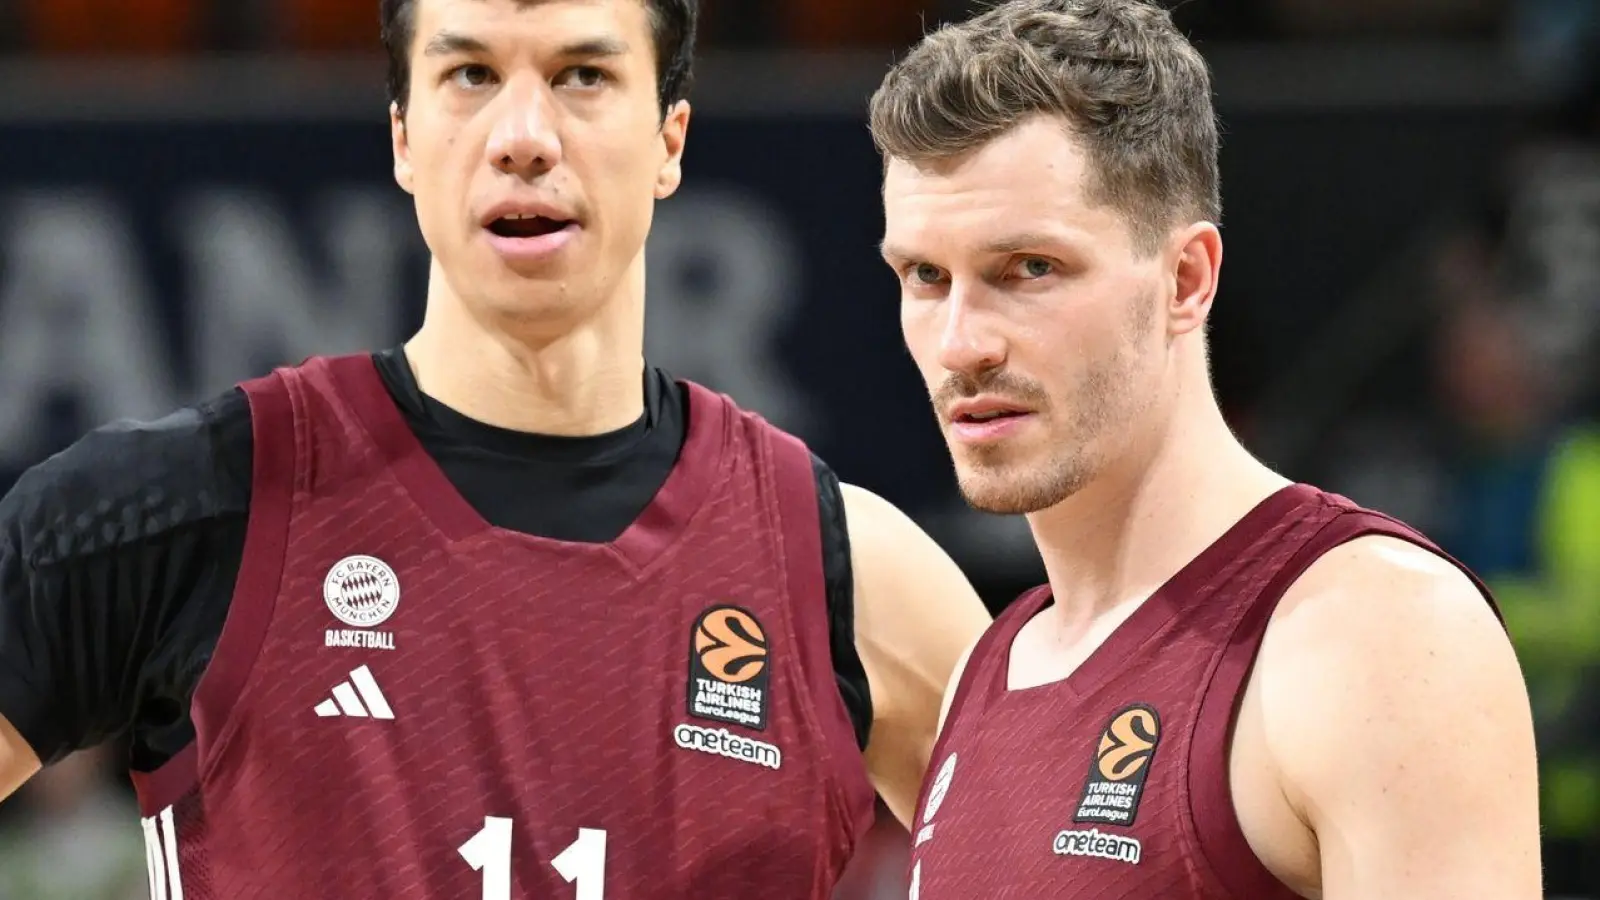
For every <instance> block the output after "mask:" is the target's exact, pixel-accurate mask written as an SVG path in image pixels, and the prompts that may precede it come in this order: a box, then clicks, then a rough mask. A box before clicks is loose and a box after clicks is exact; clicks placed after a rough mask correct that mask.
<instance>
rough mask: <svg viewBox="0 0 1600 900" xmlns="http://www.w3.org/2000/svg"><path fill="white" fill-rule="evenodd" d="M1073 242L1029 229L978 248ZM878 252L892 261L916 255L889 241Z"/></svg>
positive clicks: (1002, 250) (1009, 249)
mask: <svg viewBox="0 0 1600 900" xmlns="http://www.w3.org/2000/svg"><path fill="white" fill-rule="evenodd" d="M1070 243H1072V241H1071V239H1069V238H1067V237H1065V236H1063V235H1054V234H1049V233H1047V232H1043V231H1027V232H1021V233H1018V234H1011V235H1006V236H1005V237H1003V238H999V239H998V240H993V241H990V242H989V243H987V244H984V245H983V246H982V247H979V248H978V252H980V253H986V254H992V255H996V256H1001V255H1006V254H1011V253H1020V252H1021V251H1023V250H1027V249H1030V248H1034V247H1050V246H1055V247H1059V246H1061V245H1062V244H1070ZM878 252H879V253H881V254H882V255H883V258H884V259H886V260H889V261H891V262H904V261H908V260H911V259H914V258H915V257H916V254H914V253H910V252H908V251H906V250H902V249H901V248H899V247H896V246H894V245H893V244H890V243H888V242H887V241H885V242H883V243H881V244H879V245H878Z"/></svg>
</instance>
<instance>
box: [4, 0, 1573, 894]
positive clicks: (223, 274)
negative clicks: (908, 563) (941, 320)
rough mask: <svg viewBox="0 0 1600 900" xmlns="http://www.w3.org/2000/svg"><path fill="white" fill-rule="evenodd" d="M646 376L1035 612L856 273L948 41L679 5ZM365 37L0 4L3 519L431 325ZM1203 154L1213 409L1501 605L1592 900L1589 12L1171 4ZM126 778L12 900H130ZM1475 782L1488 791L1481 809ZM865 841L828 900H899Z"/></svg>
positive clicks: (99, 773) (19, 810) (153, 12)
mask: <svg viewBox="0 0 1600 900" xmlns="http://www.w3.org/2000/svg"><path fill="white" fill-rule="evenodd" d="M705 6H706V25H705V31H704V38H703V45H704V47H705V53H704V56H703V60H702V63H701V65H700V77H699V81H698V86H697V88H696V93H695V103H696V117H695V123H694V133H693V140H692V141H691V144H690V152H689V161H688V166H687V170H688V171H687V184H686V186H685V189H684V190H683V191H682V192H681V193H680V194H679V195H678V197H676V198H675V199H673V200H671V201H670V202H668V203H666V204H664V205H663V206H662V208H661V210H660V213H659V215H658V217H657V224H656V227H655V231H654V234H653V236H652V238H651V244H650V250H649V252H650V266H651V293H650V304H649V310H650V313H649V314H650V320H651V321H650V329H651V331H650V355H651V356H652V358H653V359H654V361H656V362H657V363H660V364H664V365H666V366H668V367H669V368H671V369H673V370H674V371H675V372H676V373H677V374H679V375H681V376H684V377H690V378H694V379H697V380H701V381H703V382H706V383H708V384H711V385H713V386H715V387H717V388H719V389H721V390H724V391H727V392H729V393H731V394H733V395H734V396H736V397H737V398H738V399H740V400H741V401H742V402H743V403H744V405H746V406H748V407H753V408H754V409H757V410H759V411H761V412H763V413H765V414H766V415H767V416H768V417H769V418H771V419H772V420H774V421H775V422H777V423H778V424H780V425H782V426H785V427H787V428H789V429H790V430H793V431H795V432H797V433H799V434H800V435H802V436H803V437H805V438H806V439H807V440H808V441H809V442H811V444H812V445H813V446H814V447H815V448H816V449H817V451H818V452H819V453H820V454H821V455H822V456H823V457H824V458H826V459H828V460H829V461H830V462H831V463H832V464H833V466H834V467H835V468H836V469H837V470H838V472H839V473H840V474H841V476H842V477H844V478H846V479H847V480H850V481H853V482H856V483H858V484H862V485H864V486H866V487H868V488H870V489H872V490H875V491H877V492H879V493H881V494H883V495H884V496H886V497H888V498H889V499H890V500H892V501H894V502H895V503H897V504H899V505H900V506H901V507H902V508H904V509H906V510H907V511H908V512H910V513H911V514H912V515H913V516H914V517H915V518H916V519H917V520H918V521H919V522H921V523H922V524H923V526H924V527H926V528H928V529H929V530H930V531H931V532H932V533H933V534H935V536H937V537H938V538H939V539H940V540H941V541H942V542H943V543H944V544H945V545H946V547H947V548H948V549H949V550H950V551H951V552H952V553H953V554H954V555H955V556H956V558H957V559H958V561H960V562H961V563H962V564H963V565H964V566H965V567H966V569H967V571H968V572H969V573H970V575H971V576H972V578H973V579H974V581H975V582H976V583H977V584H978V585H979V587H980V588H981V589H982V590H983V592H984V594H985V596H986V597H987V599H988V600H989V601H990V602H991V604H992V605H993V606H994V608H995V609H997V610H998V609H999V608H1000V607H1001V606H1003V605H1004V604H1005V603H1007V602H1008V601H1009V600H1010V599H1011V598H1012V597H1013V596H1015V595H1016V593H1017V592H1018V591H1019V590H1020V589H1022V588H1024V587H1026V586H1029V585H1031V584H1033V583H1035V582H1037V581H1039V580H1041V578H1042V573H1041V571H1040V569H1039V567H1038V564H1037V559H1036V557H1035V555H1034V553H1033V550H1032V546H1031V543H1030V540H1029V537H1028V534H1027V532H1026V529H1025V527H1024V525H1023V523H1022V522H1021V521H1020V520H1018V519H1009V518H996V517H985V516H979V515H976V514H973V513H970V512H968V511H966V510H965V508H964V506H963V505H962V503H961V502H960V500H959V498H958V497H957V495H956V494H955V491H954V488H953V480H952V477H951V475H950V473H949V467H948V461H947V457H946V454H945V450H944V447H943V445H942V443H941V440H940V438H939V435H938V433H937V431H936V430H935V428H934V425H933V422H932V418H931V416H930V415H929V413H928V411H927V408H926V403H925V402H924V399H923V393H922V389H921V386H920V382H919V381H918V379H917V377H916V375H915V372H914V371H913V369H912V367H911V365H910V363H909V361H908V359H907V358H906V356H905V354H904V352H903V351H902V350H901V348H900V346H899V335H898V325H897V319H896V292H895V287H894V283H893V279H892V277H891V276H890V274H889V273H888V272H887V270H885V269H884V268H883V267H882V265H881V263H880V262H878V260H877V258H876V251H875V249H874V246H875V243H876V241H877V240H878V238H879V236H880V234H881V231H880V230H881V225H882V220H881V212H880V209H879V205H878V196H877V188H878V179H879V163H878V160H877V158H876V156H875V154H874V152H873V148H872V145H871V143H870V140H869V138H868V136H867V133H866V131H865V128H864V115H863V110H864V107H865V102H866V98H867V97H868V95H869V94H870V93H871V91H872V89H873V88H874V87H875V85H876V83H877V80H878V78H879V77H880V76H881V75H882V73H883V71H884V70H885V67H886V66H887V65H888V63H889V62H890V61H891V60H892V59H893V58H894V57H895V55H896V54H897V53H898V52H899V51H900V50H901V49H902V48H904V47H905V46H907V45H909V44H910V43H912V42H914V41H915V40H916V39H917V37H918V36H919V35H920V34H921V33H922V30H923V29H924V27H927V26H931V25H933V24H936V23H937V22H939V21H941V20H945V19H949V18H954V17H960V16H964V15H965V14H966V13H967V12H968V9H967V7H968V4H967V3H966V2H964V0H871V2H865V0H705ZM376 7H377V3H376V2H375V0H4V2H0V49H3V54H4V55H3V57H0V489H3V488H4V487H5V486H6V485H8V484H9V483H10V480H11V479H12V478H13V477H14V476H15V475H16V474H17V473H18V472H20V471H21V470H22V469H24V468H25V467H27V466H29V465H31V464H32V463H34V462H36V461H38V460H39V459H41V458H42V457H44V456H45V455H47V454H49V453H51V452H53V451H55V450H57V449H59V448H61V447H62V446H64V445H65V444H66V443H68V442H69V441H70V440H72V439H73V438H75V437H76V436H77V435H79V434H80V433H82V432H83V431H85V430H86V429H88V428H91V427H93V426H95V425H97V424H100V423H102V422H105V421H107V420H109V419H112V418H117V417H122V416H135V417H150V416H155V415H158V414H161V413H163V412H165V411H166V410H168V409H170V408H172V407H174V406H178V405H181V404H183V403H186V402H189V401H191V400H194V399H197V398H199V397H201V396H203V395H206V394H210V393H215V392H217V391H220V390H222V389H224V388H225V387H226V386H227V385H229V384H231V383H233V382H234V381H236V380H239V379H241V378H245V377H249V376H252V375H255V374H259V373H261V372H263V371H265V370H266V369H268V368H269V367H271V366H273V365H276V364H280V363H286V362H294V361H298V360H300V359H301V358H303V357H304V356H306V355H308V354H312V353H323V352H343V351H351V350H356V349H360V348H368V347H376V346H384V345H387V344H389V343H393V342H397V341H398V340H400V339H401V338H402V337H403V336H405V335H407V334H408V333H409V331H410V329H412V328H413V327H415V325H416V324H417V322H418V321H419V318H418V316H419V311H420V301H421V299H422V290H423V286H424V277H423V276H424V272H425V266H426V255H425V254H426V250H425V248H424V247H423V246H422V244H421V241H420V238H419V237H418V236H417V233H416V228H415V223H414V220H413V217H412V214H411V211H410V209H409V207H408V203H407V198H406V197H405V196H404V195H403V194H402V193H401V192H400V191H399V190H398V189H397V188H395V187H394V186H393V184H392V182H391V181H390V159H389V146H388V133H387V125H386V118H385V105H384V98H383V87H382V85H383V76H384V68H383V63H382V60H381V57H380V56H379V55H378V53H377V50H378V44H377V35H376V31H377V28H376V24H377V14H376ZM1176 16H1177V18H1178V19H1179V20H1180V21H1181V23H1182V24H1183V26H1184V27H1185V29H1186V30H1187V31H1188V32H1189V33H1190V34H1191V35H1192V37H1193V38H1194V39H1195V41H1196V42H1197V44H1198V45H1199V46H1200V48H1201V50H1202V51H1203V52H1204V53H1205V54H1206V55H1207V57H1208V59H1209V60H1210V62H1211V64H1212V66H1213V70H1214V73H1215V77H1216V88H1217V104H1218V109H1219V112H1220V113H1221V115H1222V117H1223V119H1224V123H1225V146H1224V150H1223V157H1222V165H1223V190H1224V199H1225V204H1226V207H1227V216H1226V220H1225V228H1224V234H1225V239H1226V241H1227V249H1228V254H1227V263H1226V265H1225V267H1224V279H1223V289H1222V292H1221V295H1220V297H1219V300H1218V303H1217V306H1216V311H1215V316H1214V318H1213V331H1212V334H1213V358H1214V361H1215V370H1216V379H1217V387H1218V390H1219V391H1220V394H1221V397H1222V400H1223V403H1224V407H1225V409H1226V410H1227V412H1228V415H1229V416H1230V418H1231V420H1232V422H1233V424H1234V426H1235V427H1236V428H1237V429H1238V431H1239V432H1240V433H1241V435H1243V437H1244V438H1245V440H1246V442H1247V443H1248V445H1249V446H1250V447H1252V448H1253V449H1254V450H1255V451H1256V452H1258V453H1259V454H1260V455H1261V456H1263V457H1264V458H1265V459H1267V460H1268V461H1270V462H1271V463H1272V464H1274V465H1275V466H1277V467H1278V468H1279V469H1280V470H1282V471H1284V472H1285V473H1287V474H1289V475H1291V476H1292V477H1295V478H1299V479H1302V480H1307V481H1314V482H1317V483H1319V484H1321V485H1322V486H1324V487H1327V488H1330V489H1333V490H1337V491H1340V492H1342V493H1345V494H1347V495H1349V496H1351V497H1353V498H1354V499H1356V500H1358V501H1360V502H1362V503H1365V504H1367V505H1370V506H1374V507H1377V508H1378V509H1381V510H1384V511H1387V512H1390V513H1393V514H1395V515H1398V516H1400V517H1402V518H1404V519H1406V520H1408V521H1409V522H1411V523H1412V524H1414V525H1417V526H1419V527H1421V528H1423V529H1424V530H1426V531H1428V532H1429V533H1430V534H1432V535H1433V536H1434V537H1436V538H1437V539H1438V540H1440V541H1441V542H1442V543H1443V544H1444V546H1445V547H1446V548H1447V549H1448V550H1450V551H1451V552H1453V553H1454V554H1456V555H1457V556H1459V557H1460V558H1461V559H1462V560H1464V561H1465V562H1466V563H1468V564H1469V565H1471V566H1473V567H1475V568H1476V570H1477V571H1478V572H1480V573H1481V574H1483V575H1484V576H1485V577H1486V578H1488V579H1489V580H1490V581H1491V582H1492V583H1493V585H1494V586H1495V587H1496V589H1497V590H1498V592H1499V597H1500V599H1501V601H1502V603H1503V605H1504V608H1505V613H1506V617H1507V620H1508V622H1509V623H1510V627H1511V630H1512V634H1513V638H1514V640H1515V641H1516V643H1517V646H1518V650H1519V653H1520V655H1521V658H1522V661H1523V665H1524V667H1525V668H1526V671H1527V674H1528V678H1529V683H1530V687H1531V690H1532V693H1533V698H1534V703H1535V706H1536V714H1537V717H1538V727H1539V732H1540V734H1539V736H1540V741H1541V752H1542V757H1543V781H1544V785H1545V787H1544V791H1545V796H1544V816H1545V830H1546V835H1547V839H1548V840H1547V853H1546V859H1547V864H1548V870H1549V887H1550V894H1551V896H1553V897H1554V896H1571V897H1578V896H1583V897H1595V896H1600V853H1597V852H1596V851H1600V426H1597V424H1596V418H1595V414H1596V412H1597V406H1596V403H1597V401H1600V395H1597V391H1596V386H1597V381H1596V370H1595V366H1596V361H1597V358H1596V348H1597V332H1600V4H1597V3H1596V2H1592V0H1190V2H1188V3H1186V4H1184V5H1182V6H1181V7H1180V8H1178V9H1177V11H1176ZM122 761H123V760H122V757H121V753H120V750H119V748H115V747H112V748H106V749H105V750H104V751H103V752H100V753H97V754H83V755H81V756H79V757H76V758H74V759H73V760H71V761H69V762H68V763H66V764H64V765H61V766H59V767H56V768H54V769H52V770H51V771H50V772H48V773H46V774H45V775H43V776H41V777H40V778H38V779H37V780H36V781H34V782H33V783H32V784H31V785H30V786H29V787H28V788H27V789H26V790H25V791H24V793H23V794H21V795H20V796H19V797H18V798H17V800H16V801H14V802H9V803H7V804H5V806H4V807H3V808H0V898H38V900H56V898H63V900H64V898H77V900H112V898H116V900H121V898H134V897H140V898H142V897H144V896H146V892H147V889H146V882H145V874H144V855H143V844H142V836H141V833H140V829H139V827H138V824H137V814H136V813H135V811H134V810H133V808H132V806H131V799H130V793H129V790H128V787H127V784H126V778H125V777H124V776H123V775H122V774H121V773H120V769H121V764H122ZM1490 775H1491V773H1485V776H1486V777H1488V776H1490ZM884 819H885V824H884V825H883V826H882V827H881V828H880V830H879V832H878V833H876V834H875V835H874V836H873V839H872V840H871V841H869V842H868V845H867V846H866V847H865V848H864V849H863V851H862V854H861V857H860V858H859V859H858V861H857V865H856V866H855V867H854V869H853V870H852V873H851V877H850V882H849V884H848V885H847V886H846V887H845V888H844V889H842V891H841V895H840V896H841V900H878V898H889V897H904V896H905V882H904V875H903V871H902V864H903V860H904V857H905V836H904V834H903V833H902V832H900V831H899V830H898V828H897V827H895V826H893V825H891V824H888V817H887V815H885V816H884Z"/></svg>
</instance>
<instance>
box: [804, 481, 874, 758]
mask: <svg viewBox="0 0 1600 900" xmlns="http://www.w3.org/2000/svg"><path fill="white" fill-rule="evenodd" d="M811 469H812V471H813V472H815V473H816V476H817V505H818V508H819V510H820V511H821V513H822V575H823V579H824V580H825V581H826V583H827V591H828V622H829V625H830V634H829V641H830V649H831V651H832V655H833V678H834V681H835V682H837V683H838V685H839V693H840V695H842V696H843V697H844V705H845V708H846V709H848V710H849V711H850V722H851V724H853V725H854V726H855V729H856V743H857V744H858V745H859V746H860V747H861V748H862V749H866V746H867V738H868V737H869V736H870V734H871V731H872V691H871V690H870V689H869V688H868V685H867V671H866V669H865V668H863V667H862V665H861V654H860V652H858V651H857V650H856V603H855V597H856V589H855V575H854V573H853V572H852V571H851V568H850V530H849V527H848V526H847V524H846V522H845V514H844V494H843V493H842V492H841V491H840V490H839V476H837V475H835V474H834V473H833V470H832V469H830V468H828V464H827V463H825V462H823V461H822V460H820V459H818V458H817V456H816V454H812V456H811Z"/></svg>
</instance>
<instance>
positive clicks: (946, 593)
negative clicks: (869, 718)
mask: <svg viewBox="0 0 1600 900" xmlns="http://www.w3.org/2000/svg"><path fill="white" fill-rule="evenodd" d="M843 491H844V505H845V514H846V517H847V519H848V522H849V528H850V546H851V561H852V565H853V568H854V571H855V614H856V620H855V621H856V646H857V648H858V649H859V651H860V654H861V662H862V666H863V667H864V668H865V669H866V672H867V682H868V685H869V686H870V688H871V692H872V710H873V722H872V731H871V738H870V739H869V741H868V743H867V749H866V762H867V768H868V770H869V772H870V773H871V775H872V779H873V783H874V785H875V786H876V787H877V789H878V793H879V794H880V795H881V796H882V797H883V799H884V802H885V803H886V804H887V805H888V807H889V809H890V810H891V811H892V812H893V813H894V814H895V816H896V818H898V819H899V820H900V821H901V822H902V823H909V822H910V821H911V819H912V815H913V812H914V807H915V806H916V802H917V793H918V791H919V790H920V789H921V786H922V778H923V774H924V773H925V772H926V771H927V767H928V759H929V757H930V756H931V755H932V753H933V744H934V739H935V738H936V737H937V736H938V731H939V720H940V715H941V713H940V710H941V706H942V701H943V698H944V695H945V688H946V686H947V685H948V684H949V683H950V681H951V676H952V673H953V672H954V671H955V669H956V665H957V661H958V660H959V659H960V658H961V656H962V653H963V652H964V651H965V649H966V648H967V647H969V646H970V645H971V644H972V643H973V642H974V641H976V640H977V638H978V635H979V634H981V633H982V632H983V630H984V628H986V627H987V626H988V624H989V613H988V610H987V609H985V608H984V605H983V603H982V601H980V600H979V599H978V595H977V592H976V591H974V590H973V588H972V585H971V584H970V583H969V582H968V581H967V579H966V576H964V575H963V574H962V573H961V570H960V569H958V568H957V567H956V564H955V563H954V562H953V561H952V560H951V559H950V557H949V556H947V555H946V554H945V552H944V551H943V550H942V549H940V548H939V545H938V544H936V543H934V542H933V539H932V538H930V537H928V535H927V534H925V533H923V531H922V529H920V528H918V527H917V525H916V524H915V523H913V522H912V521H911V520H910V519H909V518H907V517H906V515H905V514H904V513H902V512H900V510H898V509H896V508H895V507H894V506H892V505H890V504H889V503H888V502H887V501H885V500H883V499H882V498H880V497H877V496H875V495H873V494H871V493H869V492H867V491H865V490H862V489H861V488H858V487H854V486H852V485H844V486H843Z"/></svg>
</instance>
